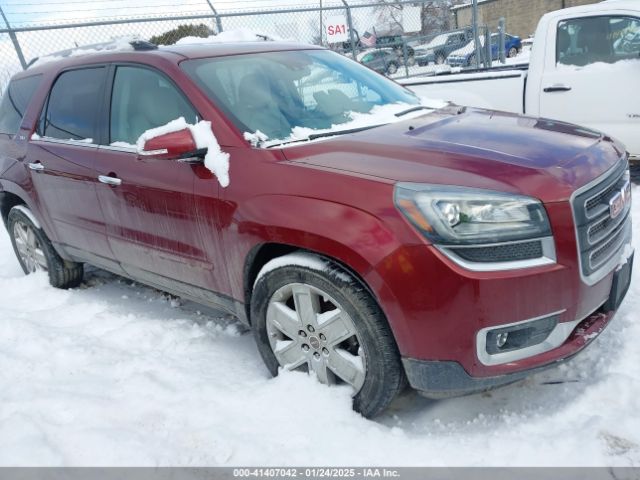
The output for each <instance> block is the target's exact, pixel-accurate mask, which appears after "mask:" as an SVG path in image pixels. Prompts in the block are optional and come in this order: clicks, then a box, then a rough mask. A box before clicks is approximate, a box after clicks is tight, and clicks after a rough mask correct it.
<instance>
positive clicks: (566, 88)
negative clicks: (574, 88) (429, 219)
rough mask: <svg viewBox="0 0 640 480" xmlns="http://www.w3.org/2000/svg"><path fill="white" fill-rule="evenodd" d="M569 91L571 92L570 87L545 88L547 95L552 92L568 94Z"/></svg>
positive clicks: (555, 86)
mask: <svg viewBox="0 0 640 480" xmlns="http://www.w3.org/2000/svg"><path fill="white" fill-rule="evenodd" d="M569 90H571V87H569V86H568V85H560V84H557V85H551V86H550V87H545V88H544V91H545V92H547V93H550V92H568V91H569Z"/></svg>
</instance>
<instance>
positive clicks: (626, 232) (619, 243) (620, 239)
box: [589, 217, 631, 275]
mask: <svg viewBox="0 0 640 480" xmlns="http://www.w3.org/2000/svg"><path fill="white" fill-rule="evenodd" d="M625 218H626V217H625ZM610 240H614V245H616V246H615V247H613V248H611V251H612V252H613V253H612V254H611V256H610V257H609V258H608V259H607V260H605V261H602V262H600V263H596V264H595V266H594V264H593V256H594V255H595V254H596V253H598V252H600V251H601V250H602V249H603V247H605V246H606V245H607V243H608V242H609V240H608V241H606V242H605V243H604V244H603V245H602V247H600V248H599V249H597V250H594V251H593V252H591V253H590V254H589V267H591V269H594V270H595V269H600V268H603V266H607V265H609V264H611V265H610V269H609V271H611V270H613V268H614V267H615V266H616V265H617V264H619V263H620V256H619V255H616V252H620V251H621V250H623V247H624V245H625V243H628V244H629V245H631V223H627V225H623V226H622V228H621V229H620V231H619V232H617V233H616V234H615V236H614V237H613V238H611V239H610ZM594 273H597V272H594ZM607 273H609V272H607ZM591 275H593V273H592V274H591Z"/></svg>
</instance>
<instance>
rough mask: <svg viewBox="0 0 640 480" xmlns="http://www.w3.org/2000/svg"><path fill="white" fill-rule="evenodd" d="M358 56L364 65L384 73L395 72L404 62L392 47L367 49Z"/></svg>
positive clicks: (391, 73) (390, 73)
mask: <svg viewBox="0 0 640 480" xmlns="http://www.w3.org/2000/svg"><path fill="white" fill-rule="evenodd" d="M357 58H358V61H359V62H360V63H362V64H363V65H365V66H367V67H369V68H370V69H372V70H375V71H376V72H378V73H382V74H383V75H393V74H395V73H396V72H397V71H398V69H399V68H400V65H401V64H402V63H403V62H402V60H403V59H402V58H401V57H398V55H397V54H396V51H395V50H393V49H392V48H380V49H375V50H365V51H364V52H362V53H360V54H359V55H358V57H357Z"/></svg>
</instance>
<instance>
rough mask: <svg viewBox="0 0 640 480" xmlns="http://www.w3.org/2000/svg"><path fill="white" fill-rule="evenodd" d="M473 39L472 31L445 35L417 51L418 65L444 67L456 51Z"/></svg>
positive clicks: (437, 37)
mask: <svg viewBox="0 0 640 480" xmlns="http://www.w3.org/2000/svg"><path fill="white" fill-rule="evenodd" d="M471 39H472V33H471V30H468V29H467V30H463V31H456V32H448V33H443V34H441V35H438V36H436V37H435V38H433V39H432V40H431V41H430V42H429V43H427V44H426V45H423V46H421V47H419V48H416V49H415V57H416V62H417V63H418V65H420V66H422V67H424V66H426V65H429V64H430V63H435V64H437V65H442V64H443V63H445V61H446V60H447V57H448V56H449V54H450V53H451V52H453V51H454V50H457V49H459V48H460V47H463V46H464V45H467V44H468V43H469V41H470V40H471Z"/></svg>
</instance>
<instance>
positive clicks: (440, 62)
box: [436, 53, 446, 65]
mask: <svg viewBox="0 0 640 480" xmlns="http://www.w3.org/2000/svg"><path fill="white" fill-rule="evenodd" d="M445 60H446V58H445V56H444V55H442V54H441V53H439V54H438V55H436V65H443V64H444V62H445Z"/></svg>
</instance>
